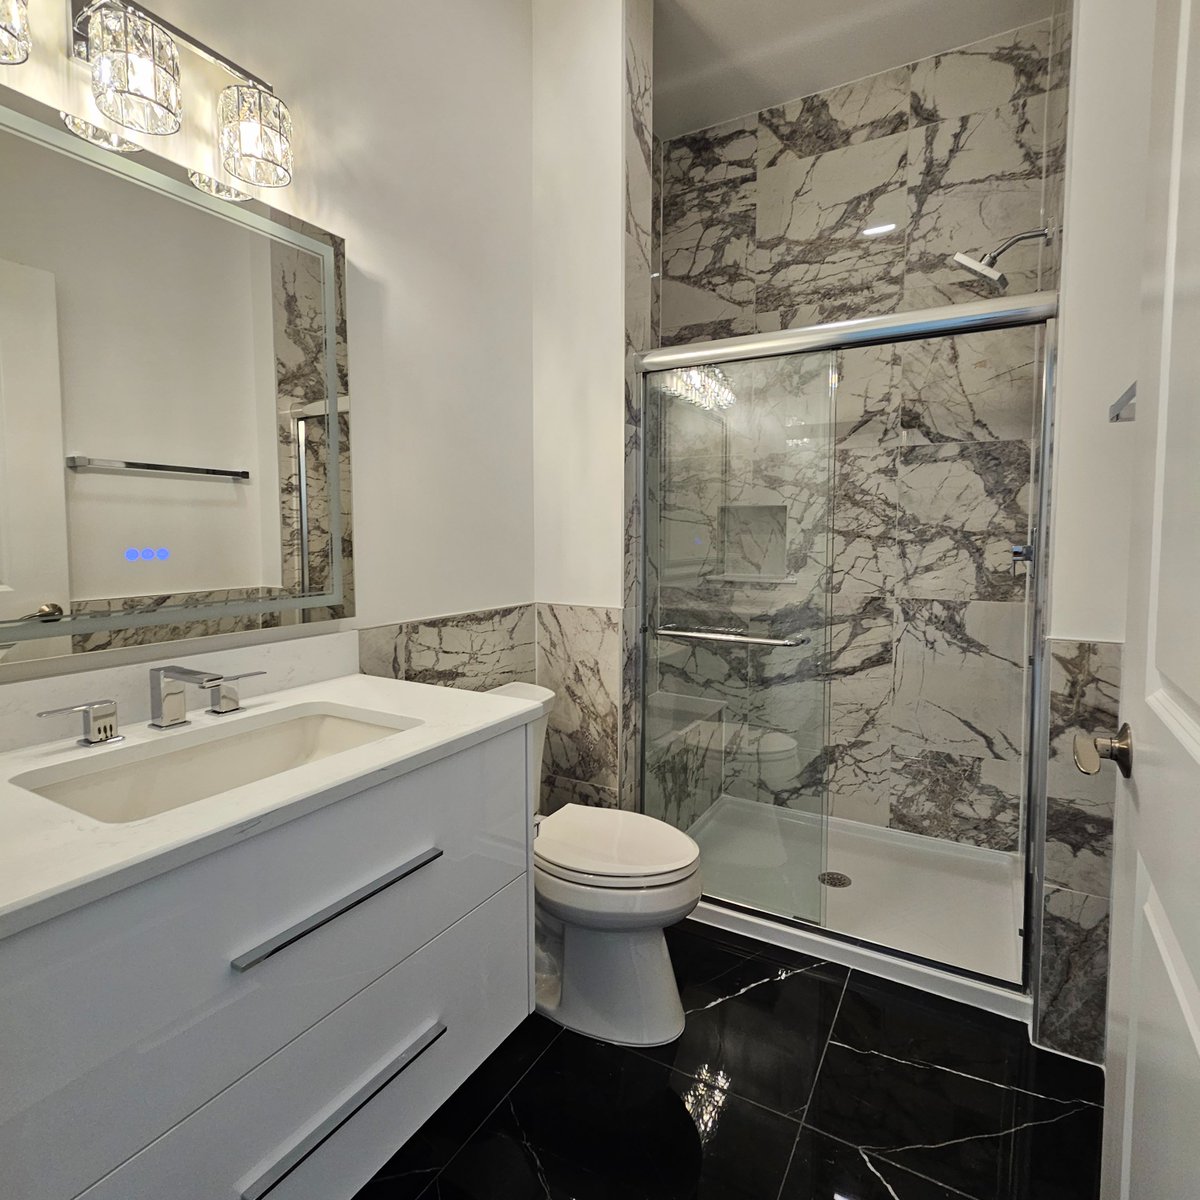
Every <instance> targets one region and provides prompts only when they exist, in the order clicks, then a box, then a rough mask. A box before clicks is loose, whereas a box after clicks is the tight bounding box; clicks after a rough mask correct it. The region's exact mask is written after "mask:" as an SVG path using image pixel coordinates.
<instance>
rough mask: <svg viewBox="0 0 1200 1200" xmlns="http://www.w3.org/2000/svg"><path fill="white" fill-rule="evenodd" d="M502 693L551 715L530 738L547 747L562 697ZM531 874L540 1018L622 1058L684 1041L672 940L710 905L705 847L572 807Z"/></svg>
mask: <svg viewBox="0 0 1200 1200" xmlns="http://www.w3.org/2000/svg"><path fill="white" fill-rule="evenodd" d="M517 689H520V690H519V691H518V690H517ZM495 691H497V692H498V693H500V694H506V695H515V696H520V697H521V698H522V699H527V700H539V701H540V702H541V703H542V704H543V709H544V712H545V714H546V715H545V716H544V717H543V718H541V719H540V720H539V721H538V722H537V723H535V724H534V725H531V726H530V731H531V737H533V738H539V737H540V738H543V739H544V737H545V729H546V724H547V722H548V717H549V711H550V706H551V704H552V702H553V693H552V692H550V691H549V690H548V689H546V688H534V687H533V685H531V684H507V685H505V686H504V687H502V688H497V689H495ZM538 777H540V772H538V774H537V775H535V778H538ZM533 866H534V870H533V875H534V896H535V908H536V912H535V916H536V924H537V1009H538V1012H540V1013H542V1014H543V1015H545V1016H547V1017H549V1018H551V1019H552V1020H554V1021H556V1022H557V1023H558V1024H560V1025H562V1026H564V1027H565V1028H567V1029H571V1030H574V1031H575V1032H577V1033H582V1034H586V1035H587V1036H588V1037H593V1038H597V1039H598V1040H600V1041H605V1042H612V1043H615V1044H617V1045H622V1046H657V1045H661V1044H663V1043H664V1042H671V1041H674V1040H675V1039H676V1038H677V1037H679V1035H680V1034H681V1033H682V1032H683V1022H684V1014H683V1005H682V1003H681V1002H680V999H679V988H678V986H677V985H676V983H675V973H674V971H673V970H672V969H671V957H670V953H669V952H668V950H667V942H666V938H665V937H664V936H663V930H664V929H665V928H666V927H667V926H668V925H673V924H675V923H676V922H677V921H682V920H683V918H684V917H686V916H687V915H688V914H689V913H690V912H691V911H692V910H693V909H694V908H695V907H696V905H697V904H698V903H699V902H700V847H699V846H697V845H696V843H695V842H694V841H693V840H692V839H691V838H690V837H688V836H687V834H685V833H681V832H680V831H679V830H678V829H675V828H673V827H672V826H670V825H667V824H666V823H665V822H663V821H658V820H655V818H653V817H647V816H644V815H643V814H642V813H632V812H621V811H619V810H617V809H612V808H592V807H590V806H588V805H583V804H566V805H564V806H563V807H562V808H560V809H559V810H558V811H557V812H555V813H553V814H551V815H550V816H548V817H544V818H541V819H540V820H539V822H538V826H537V830H536V836H535V838H534V843H533Z"/></svg>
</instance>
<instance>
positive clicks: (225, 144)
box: [217, 83, 292, 187]
mask: <svg viewBox="0 0 1200 1200" xmlns="http://www.w3.org/2000/svg"><path fill="white" fill-rule="evenodd" d="M217 125H218V128H219V130H220V132H219V137H220V145H221V165H222V166H223V167H224V168H225V170H226V171H228V172H229V174H230V175H232V176H233V177H234V178H235V179H241V180H244V181H245V182H246V183H252V184H254V185H255V187H286V186H287V185H288V184H289V183H291V182H292V114H291V113H289V112H288V109H287V105H286V104H284V103H283V102H282V101H280V100H277V99H276V98H275V97H274V96H272V95H271V93H270V92H268V91H264V90H263V89H262V88H260V87H256V86H255V85H254V84H251V83H244V84H243V83H235V84H233V85H232V86H231V87H227V88H226V89H225V90H224V91H223V92H222V93H221V99H220V101H219V102H218V104H217Z"/></svg>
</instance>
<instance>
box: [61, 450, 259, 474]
mask: <svg viewBox="0 0 1200 1200" xmlns="http://www.w3.org/2000/svg"><path fill="white" fill-rule="evenodd" d="M67 466H68V467H70V468H71V470H72V471H137V472H142V471H157V472H161V473H162V474H164V475H211V476H215V477H216V478H218V479H239V480H240V479H249V478H250V472H249V471H229V470H226V469H224V468H223V467H181V466H176V465H174V464H172V463H156V462H135V461H134V460H132V459H124V458H89V457H88V456H87V455H86V454H70V455H68V456H67Z"/></svg>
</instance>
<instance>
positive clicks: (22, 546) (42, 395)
mask: <svg viewBox="0 0 1200 1200" xmlns="http://www.w3.org/2000/svg"><path fill="white" fill-rule="evenodd" d="M63 457H64V451H63V426H62V394H61V389H60V384H59V359H58V313H57V309H56V306H55V295H54V276H53V275H51V274H50V273H49V272H48V271H39V270H37V269H35V268H33V267H23V266H20V265H18V264H17V263H11V262H6V261H4V260H3V259H0V620H6V621H7V620H14V619H16V618H18V617H22V616H24V615H26V614H27V613H31V612H35V611H36V610H37V609H38V607H39V606H40V605H42V604H46V603H55V604H59V605H61V606H62V607H63V608H64V609H68V608H69V606H70V605H69V599H70V589H69V587H68V579H67V509H66V488H65V481H64V475H63V472H64V466H63ZM4 640H5V639H4V636H3V634H2V633H0V642H3V641H4Z"/></svg>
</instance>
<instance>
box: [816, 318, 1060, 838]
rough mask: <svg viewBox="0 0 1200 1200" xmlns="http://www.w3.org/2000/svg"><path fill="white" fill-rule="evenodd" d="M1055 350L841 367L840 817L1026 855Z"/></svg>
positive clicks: (1025, 347)
mask: <svg viewBox="0 0 1200 1200" xmlns="http://www.w3.org/2000/svg"><path fill="white" fill-rule="evenodd" d="M1040 377H1041V366H1040V334H1039V332H1038V331H1036V330H1033V329H1016V330H997V331H992V332H987V333H978V334H963V335H959V336H957V337H949V338H938V339H930V340H928V341H915V342H905V343H899V344H895V345H888V346H877V347H870V348H860V349H853V350H846V351H842V352H841V353H840V354H839V356H838V385H837V400H836V416H835V429H834V443H835V447H836V449H835V452H834V457H835V480H834V492H833V502H832V533H833V550H832V564H833V569H832V573H831V584H830V586H831V589H832V593H833V599H832V625H833V634H832V646H831V654H830V664H829V676H830V690H831V695H830V708H831V713H830V738H829V771H828V780H827V782H828V789H829V807H830V812H831V814H832V815H834V816H838V817H844V818H847V819H850V820H856V821H864V822H868V823H871V824H876V825H882V826H888V827H890V828H893V829H900V830H904V831H905V832H908V833H914V834H921V835H924V836H927V837H937V838H944V839H948V840H951V841H956V842H963V843H969V844H972V845H977V846H984V847H988V848H990V849H994V850H1005V851H1015V850H1017V849H1018V848H1019V846H1020V840H1021V834H1022V822H1021V810H1022V805H1021V797H1022V791H1023V780H1024V755H1025V745H1024V727H1025V692H1026V658H1027V655H1028V650H1027V637H1026V617H1027V613H1026V587H1027V583H1026V578H1025V574H1024V571H1023V569H1022V570H1021V571H1019V572H1018V573H1014V572H1013V570H1012V565H1011V547H1012V546H1013V545H1023V544H1025V543H1027V542H1028V541H1029V531H1030V503H1031V479H1032V469H1031V468H1032V457H1033V451H1034V443H1033V436H1034V431H1035V429H1036V428H1037V427H1038V421H1039V411H1038V408H1039V404H1038V398H1039V392H1040Z"/></svg>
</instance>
